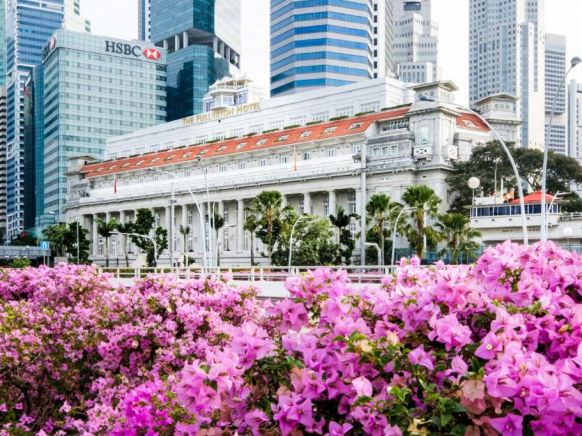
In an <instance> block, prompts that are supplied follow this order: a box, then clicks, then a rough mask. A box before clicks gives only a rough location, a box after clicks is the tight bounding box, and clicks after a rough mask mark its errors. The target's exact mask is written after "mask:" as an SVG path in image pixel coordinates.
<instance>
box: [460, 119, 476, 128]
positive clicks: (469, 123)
mask: <svg viewBox="0 0 582 436" xmlns="http://www.w3.org/2000/svg"><path fill="white" fill-rule="evenodd" d="M463 122H464V123H465V126H467V127H471V128H473V129H474V128H476V127H477V126H476V125H475V123H473V121H470V120H463Z"/></svg>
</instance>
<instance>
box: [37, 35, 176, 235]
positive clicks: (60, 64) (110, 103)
mask: <svg viewBox="0 0 582 436" xmlns="http://www.w3.org/2000/svg"><path fill="white" fill-rule="evenodd" d="M43 70H44V80H43V87H44V90H43V93H42V100H43V107H42V115H40V114H39V115H38V117H36V119H35V121H37V122H42V123H43V125H44V137H43V140H42V144H43V147H42V150H37V152H38V153H39V154H40V155H41V156H42V160H43V162H42V187H41V186H39V190H41V192H42V194H41V195H42V197H43V201H42V203H43V206H42V208H43V210H42V212H43V214H37V220H36V221H37V227H43V226H46V225H47V224H50V222H48V221H51V220H52V221H54V219H55V217H56V218H57V221H58V220H62V219H64V217H63V216H62V215H61V214H62V211H63V209H64V206H65V200H66V194H67V183H66V168H67V163H68V160H69V158H71V157H74V156H79V155H84V156H85V155H86V156H91V157H94V158H97V159H102V158H103V157H104V152H105V140H106V138H109V137H112V136H119V135H123V134H126V133H129V132H133V131H135V130H138V129H142V128H147V127H151V126H154V125H156V124H160V123H163V122H164V121H165V119H166V53H165V51H164V50H163V49H157V48H155V47H153V46H152V45H149V44H147V43H140V44H136V42H135V41H120V40H114V39H111V38H106V37H101V36H93V35H89V34H83V33H76V32H68V31H64V30H59V31H57V32H56V33H55V35H54V36H53V38H52V39H51V42H49V44H48V51H47V54H46V56H45V58H44V60H43ZM36 92H38V89H36ZM37 169H38V170H39V171H40V165H39V166H38V167H37ZM112 189H113V187H112ZM49 218H50V219H49Z"/></svg>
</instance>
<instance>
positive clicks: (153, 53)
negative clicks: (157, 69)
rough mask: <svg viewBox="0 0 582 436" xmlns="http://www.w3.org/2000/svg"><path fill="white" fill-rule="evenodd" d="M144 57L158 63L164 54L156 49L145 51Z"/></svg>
mask: <svg viewBox="0 0 582 436" xmlns="http://www.w3.org/2000/svg"><path fill="white" fill-rule="evenodd" d="M143 55H144V56H145V57H146V58H148V59H150V60H152V61H157V60H158V59H159V58H161V57H162V54H161V53H160V52H159V50H156V49H155V48H146V49H144V51H143Z"/></svg>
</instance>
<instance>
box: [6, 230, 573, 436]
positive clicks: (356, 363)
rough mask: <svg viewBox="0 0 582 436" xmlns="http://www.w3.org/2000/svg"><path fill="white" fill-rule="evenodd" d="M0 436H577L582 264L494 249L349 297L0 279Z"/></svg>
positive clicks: (18, 275)
mask: <svg viewBox="0 0 582 436" xmlns="http://www.w3.org/2000/svg"><path fill="white" fill-rule="evenodd" d="M0 275H1V276H2V277H0V434H12V433H23V432H37V433H41V434H43V433H44V434H65V433H71V432H76V433H84V434H101V433H111V434H116V435H133V434H135V435H137V434H152V435H153V434H183V435H195V434H202V435H222V434H233V433H235V432H238V434H252V435H264V434H268V435H271V434H272V435H276V434H282V435H295V434H301V432H303V433H311V434H321V435H332V436H335V435H344V434H369V435H382V436H385V435H402V434H429V433H435V434H454V435H481V434H482V435H490V434H503V435H522V434H524V433H525V434H536V435H552V434H564V435H570V434H571V435H575V434H582V390H581V389H582V388H581V387H582V258H580V257H579V256H578V255H576V254H573V253H570V252H566V251H562V250H560V249H558V248H557V247H555V246H554V245H553V244H551V243H550V244H546V245H542V244H538V245H535V246H531V247H523V246H519V245H516V244H512V243H509V242H508V243H505V244H503V245H500V246H498V247H497V248H495V249H489V250H488V251H486V253H485V254H484V255H483V256H482V257H481V259H479V260H478V261H477V263H476V265H475V266H471V267H468V266H445V265H443V264H436V265H434V266H431V267H421V266H420V265H419V262H418V260H417V259H413V260H411V261H406V260H403V261H402V262H401V268H400V270H399V272H398V274H396V275H395V276H390V277H386V278H385V279H383V280H382V283H381V284H379V285H377V286H370V287H368V288H366V289H355V288H354V287H352V286H351V284H350V283H349V280H348V278H347V276H346V274H345V273H344V272H342V271H334V270H331V269H320V270H317V271H313V272H311V273H309V274H306V275H305V276H302V277H292V278H289V279H288V281H287V287H288V289H289V292H290V294H291V297H290V298H289V299H286V300H283V301H280V302H277V303H275V304H273V303H270V302H265V301H262V300H258V299H257V298H256V292H255V290H253V289H248V288H236V287H234V286H231V285H228V284H227V283H226V282H225V281H222V280H219V279H216V278H212V279H209V280H207V281H193V282H189V283H178V282H176V281H175V279H173V278H171V277H163V278H148V279H145V280H142V281H139V282H137V283H136V284H135V285H134V286H132V287H129V288H117V289H115V288H112V287H111V286H109V285H108V284H107V279H106V277H102V276H99V275H98V274H97V273H96V272H95V271H94V270H93V269H91V268H85V267H80V268H79V267H74V266H63V265H62V266H59V267H57V268H56V269H54V270H51V269H46V268H45V269H42V268H41V269H38V270H35V269H28V270H24V271H0Z"/></svg>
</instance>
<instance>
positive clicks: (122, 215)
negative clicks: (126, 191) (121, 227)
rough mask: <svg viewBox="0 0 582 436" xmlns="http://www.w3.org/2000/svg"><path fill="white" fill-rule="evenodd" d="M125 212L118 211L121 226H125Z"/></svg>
mask: <svg viewBox="0 0 582 436" xmlns="http://www.w3.org/2000/svg"><path fill="white" fill-rule="evenodd" d="M125 218H126V217H125V211H124V210H120V211H119V222H120V223H121V224H125Z"/></svg>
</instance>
